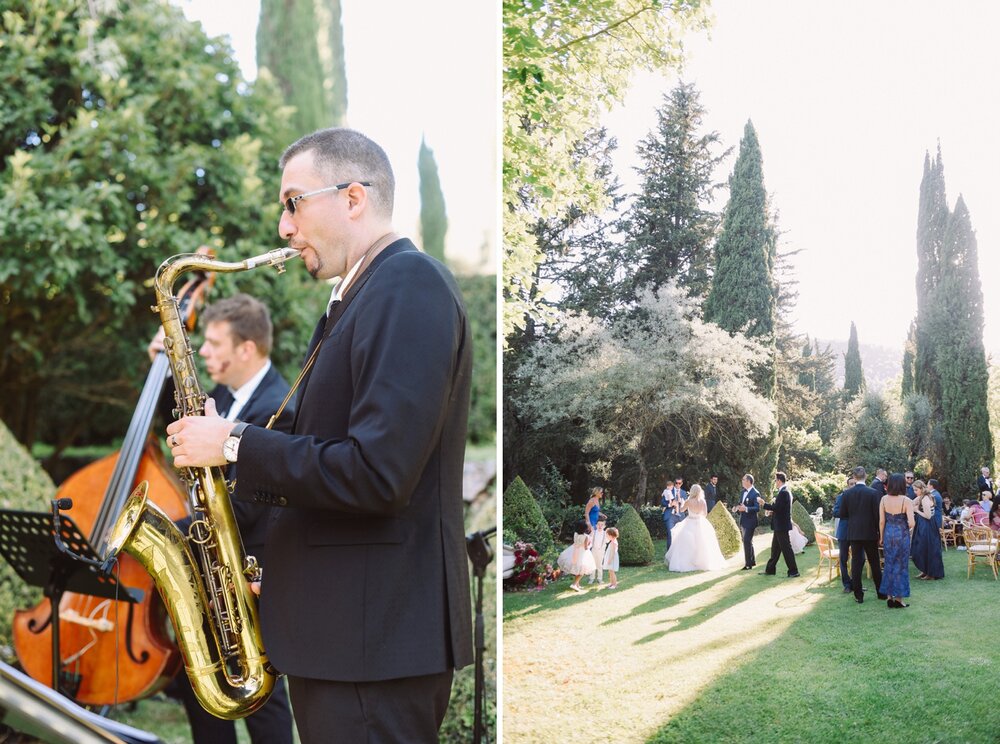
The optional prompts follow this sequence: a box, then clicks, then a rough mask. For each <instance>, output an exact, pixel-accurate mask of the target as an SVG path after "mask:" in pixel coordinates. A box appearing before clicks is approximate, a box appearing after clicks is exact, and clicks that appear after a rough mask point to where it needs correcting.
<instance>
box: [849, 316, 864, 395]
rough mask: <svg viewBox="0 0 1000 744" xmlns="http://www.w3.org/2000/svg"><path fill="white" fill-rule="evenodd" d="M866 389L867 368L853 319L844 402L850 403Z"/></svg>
mask: <svg viewBox="0 0 1000 744" xmlns="http://www.w3.org/2000/svg"><path fill="white" fill-rule="evenodd" d="M864 391H865V370H864V367H863V366H862V365H861V349H860V347H859V346H858V329H857V328H856V327H855V325H854V321H853V320H852V321H851V336H850V338H849V339H848V341H847V353H846V354H844V402H845V403H850V402H851V401H852V400H854V399H855V398H857V397H858V396H859V395H861V394H862V393H863V392H864Z"/></svg>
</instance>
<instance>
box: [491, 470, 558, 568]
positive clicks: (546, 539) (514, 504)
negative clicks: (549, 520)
mask: <svg viewBox="0 0 1000 744" xmlns="http://www.w3.org/2000/svg"><path fill="white" fill-rule="evenodd" d="M503 528H504V533H508V534H509V533H510V532H513V533H514V534H515V535H517V537H518V539H520V540H523V541H524V542H528V543H531V544H532V545H534V546H535V550H537V551H538V553H539V555H541V556H542V558H543V560H549V558H550V557H551V556H552V554H553V553H554V552H555V544H554V543H553V541H552V532H551V531H550V530H549V526H548V524H546V522H545V517H544V516H543V515H542V510H541V509H540V508H539V506H538V502H537V501H535V497H534V496H533V495H532V493H531V489H530V488H528V486H527V485H526V484H525V482H524V481H523V480H521V476H517V477H516V478H514V480H513V481H512V482H511V484H510V485H509V486H507V490H506V491H504V494H503Z"/></svg>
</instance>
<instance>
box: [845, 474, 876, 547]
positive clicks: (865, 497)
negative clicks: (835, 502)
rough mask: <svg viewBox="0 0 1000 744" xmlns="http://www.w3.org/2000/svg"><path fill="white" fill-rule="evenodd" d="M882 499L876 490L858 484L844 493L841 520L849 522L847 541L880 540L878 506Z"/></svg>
mask: <svg viewBox="0 0 1000 744" xmlns="http://www.w3.org/2000/svg"><path fill="white" fill-rule="evenodd" d="M881 500H882V497H881V496H880V495H879V493H878V492H877V491H876V490H875V489H874V488H869V487H868V486H866V485H864V484H863V483H858V484H857V485H855V486H854V487H853V488H848V489H847V490H846V491H844V501H843V503H841V505H840V518H841V519H846V520H848V522H847V539H848V540H849V541H850V540H878V505H879V501H881Z"/></svg>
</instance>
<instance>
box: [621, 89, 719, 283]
mask: <svg viewBox="0 0 1000 744" xmlns="http://www.w3.org/2000/svg"><path fill="white" fill-rule="evenodd" d="M704 115H705V108H704V107H703V106H702V104H701V99H700V94H699V93H698V91H697V89H696V88H695V87H694V85H691V84H681V85H678V86H677V87H676V88H674V89H673V90H672V91H670V93H669V94H667V95H665V96H664V97H663V105H662V106H661V107H660V108H659V109H658V110H657V112H656V119H657V126H656V129H654V130H653V131H651V132H650V133H649V134H648V135H647V136H646V138H645V139H643V140H642V141H641V142H639V145H638V147H637V154H638V155H639V159H640V162H641V165H639V166H638V172H639V175H640V176H641V179H642V183H641V185H640V190H639V194H638V196H637V197H636V200H635V202H634V203H633V205H632V208H631V209H630V210H629V212H628V214H627V215H626V217H625V220H624V232H625V234H626V236H627V241H628V245H627V251H626V256H627V259H628V267H629V275H630V276H629V280H630V282H631V285H632V286H631V287H630V289H631V294H632V297H633V298H634V296H635V292H636V290H637V289H639V288H649V289H652V290H654V291H655V290H657V289H659V288H660V287H662V286H663V285H664V283H665V282H666V281H668V280H670V279H675V280H676V281H677V283H678V285H680V286H681V287H683V288H684V289H685V290H687V291H688V292H690V293H691V294H694V295H697V296H699V297H704V296H705V295H706V294H708V287H709V282H710V280H711V264H712V241H713V240H714V239H715V234H716V230H717V228H718V224H719V216H718V214H716V213H715V212H713V211H711V210H709V209H707V205H708V204H709V203H711V201H712V199H713V197H714V194H715V192H716V190H717V189H718V188H719V187H720V186H721V184H719V183H716V182H715V181H714V179H713V174H714V172H715V169H716V167H717V166H718V165H719V163H721V162H722V161H723V160H724V159H725V158H726V157H727V156H728V155H729V152H730V150H729V149H727V150H725V151H722V152H717V151H718V150H719V149H720V147H721V146H720V144H719V142H720V139H719V133H718V132H709V133H706V134H702V133H701V131H700V130H701V128H702V124H703V119H704ZM730 149H731V148H730Z"/></svg>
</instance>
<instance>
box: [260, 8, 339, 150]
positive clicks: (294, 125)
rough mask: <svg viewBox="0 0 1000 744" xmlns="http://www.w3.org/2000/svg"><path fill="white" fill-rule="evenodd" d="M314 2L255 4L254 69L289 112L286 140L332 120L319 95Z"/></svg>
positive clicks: (320, 81) (321, 92)
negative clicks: (276, 91)
mask: <svg viewBox="0 0 1000 744" xmlns="http://www.w3.org/2000/svg"><path fill="white" fill-rule="evenodd" d="M319 28H320V24H319V23H318V20H317V17H316V0H261V3H260V20H259V22H258V24H257V68H258V70H259V73H258V74H260V75H264V76H267V77H269V78H271V79H272V80H274V82H275V83H277V86H278V88H279V90H280V91H281V100H282V101H283V102H284V103H285V104H287V105H289V106H294V107H295V111H294V113H293V114H292V120H291V130H290V132H289V135H290V136H289V140H294V139H298V138H299V137H301V136H303V135H305V134H308V133H310V132H313V131H315V130H317V129H323V128H324V127H330V126H334V125H335V124H336V123H338V122H337V120H335V119H334V117H333V112H332V111H331V110H330V108H329V105H328V97H327V91H326V90H325V89H324V80H323V72H324V65H323V63H322V60H321V57H320V49H319V41H318V33H317V30H318V29H319Z"/></svg>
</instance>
